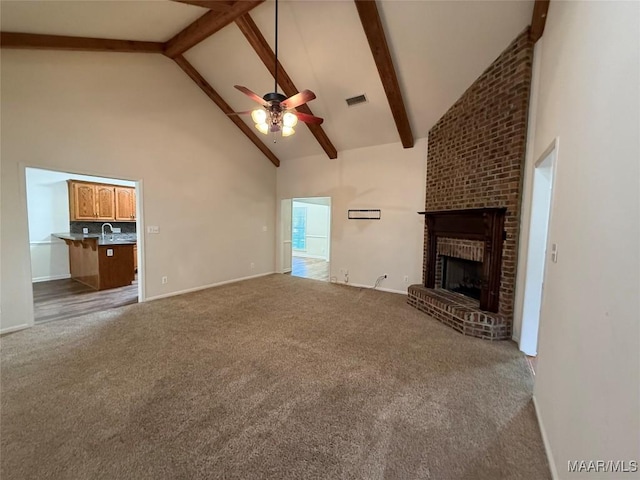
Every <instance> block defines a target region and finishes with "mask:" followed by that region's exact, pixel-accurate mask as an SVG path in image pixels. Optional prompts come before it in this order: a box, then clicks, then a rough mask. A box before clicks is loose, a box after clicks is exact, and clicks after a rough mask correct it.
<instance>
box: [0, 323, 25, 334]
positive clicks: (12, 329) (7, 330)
mask: <svg viewBox="0 0 640 480" xmlns="http://www.w3.org/2000/svg"><path fill="white" fill-rule="evenodd" d="M29 326H30V325H28V324H26V323H23V324H22V325H16V326H15V327H7V328H2V329H0V335H4V334H5V333H11V332H17V331H19V330H24V329H25V328H29Z"/></svg>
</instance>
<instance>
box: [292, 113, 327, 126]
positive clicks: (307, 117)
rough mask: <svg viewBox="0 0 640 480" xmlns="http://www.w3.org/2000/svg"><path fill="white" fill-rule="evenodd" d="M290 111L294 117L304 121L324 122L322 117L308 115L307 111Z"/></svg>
mask: <svg viewBox="0 0 640 480" xmlns="http://www.w3.org/2000/svg"><path fill="white" fill-rule="evenodd" d="M291 113H293V114H294V115H295V116H296V117H298V120H300V121H301V122H304V123H315V124H317V125H320V124H321V123H322V122H324V118H320V117H314V116H313V115H309V114H308V113H302V112H291Z"/></svg>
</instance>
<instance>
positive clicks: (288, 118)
mask: <svg viewBox="0 0 640 480" xmlns="http://www.w3.org/2000/svg"><path fill="white" fill-rule="evenodd" d="M297 123H298V117H296V116H295V115H294V114H293V113H291V112H287V113H285V114H284V115H283V116H282V124H283V125H284V126H285V127H295V126H296V124H297ZM289 135H291V134H289ZM283 136H286V135H284V130H283Z"/></svg>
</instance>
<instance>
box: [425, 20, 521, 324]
mask: <svg viewBox="0 0 640 480" xmlns="http://www.w3.org/2000/svg"><path fill="white" fill-rule="evenodd" d="M532 62H533V43H532V42H531V41H530V40H529V29H528V28H527V29H526V30H525V31H523V32H522V33H521V34H520V35H518V37H516V39H515V40H514V41H513V42H512V43H511V44H510V45H509V46H508V47H507V48H506V49H505V50H504V51H503V52H502V53H501V54H500V56H499V57H498V58H497V59H496V60H495V61H494V62H493V63H492V64H491V65H490V66H489V68H487V69H486V70H485V71H484V73H483V74H482V75H480V77H479V78H478V79H477V80H476V81H475V82H474V83H473V84H472V85H471V87H469V89H467V91H466V92H465V93H464V94H463V95H462V97H460V99H459V100H458V101H457V102H456V103H455V104H454V105H453V106H452V107H451V108H450V109H449V110H448V111H447V113H445V115H444V116H443V117H442V118H440V120H439V121H438V122H437V123H436V124H435V125H434V126H433V128H432V129H431V130H430V131H429V150H428V156H427V185H426V192H427V193H426V202H425V210H426V211H442V210H456V209H466V208H482V207H506V208H507V212H506V216H505V231H506V240H505V242H504V244H503V252H502V271H501V284H500V302H499V310H498V313H499V314H500V316H501V318H506V319H508V322H509V327H510V324H511V321H512V319H513V302H514V287H515V276H516V260H517V258H516V257H517V242H518V227H519V216H520V190H521V184H522V181H521V177H522V170H523V166H524V156H525V147H526V140H527V117H528V110H529V91H530V86H531V69H532ZM427 238H428V232H427V229H426V227H425V244H424V245H425V255H424V263H425V264H424V265H423V266H424V272H425V275H426V267H427V266H426V259H427V255H426V246H427ZM423 284H424V278H423Z"/></svg>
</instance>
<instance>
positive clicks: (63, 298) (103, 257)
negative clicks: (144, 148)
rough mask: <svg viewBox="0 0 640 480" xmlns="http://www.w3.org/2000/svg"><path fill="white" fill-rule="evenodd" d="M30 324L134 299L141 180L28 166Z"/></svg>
mask: <svg viewBox="0 0 640 480" xmlns="http://www.w3.org/2000/svg"><path fill="white" fill-rule="evenodd" d="M25 180H26V197H27V216H28V225H29V248H30V252H31V278H32V285H33V301H34V323H36V324H40V323H45V322H51V321H54V320H64V319H68V318H73V317H77V316H80V315H84V314H86V313H90V312H96V311H102V310H107V309H110V308H115V307H120V306H124V305H129V304H132V303H137V302H138V300H139V297H140V291H141V278H140V274H141V271H140V272H139V271H138V263H139V262H138V259H139V258H141V257H142V251H141V250H140V251H139V249H138V246H139V245H140V242H139V239H140V235H139V228H138V225H139V223H140V215H139V208H138V205H139V203H140V202H139V201H138V200H137V199H139V197H140V195H139V185H138V182H134V181H130V180H122V179H114V178H104V177H96V176H88V175H79V174H74V173H69V172H60V171H53V170H45V169H40V168H30V167H28V168H26V169H25Z"/></svg>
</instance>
